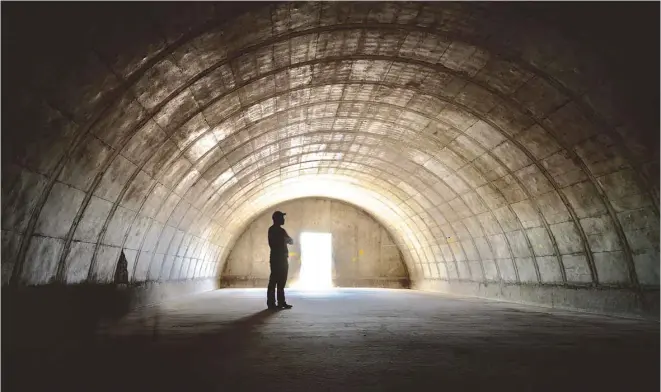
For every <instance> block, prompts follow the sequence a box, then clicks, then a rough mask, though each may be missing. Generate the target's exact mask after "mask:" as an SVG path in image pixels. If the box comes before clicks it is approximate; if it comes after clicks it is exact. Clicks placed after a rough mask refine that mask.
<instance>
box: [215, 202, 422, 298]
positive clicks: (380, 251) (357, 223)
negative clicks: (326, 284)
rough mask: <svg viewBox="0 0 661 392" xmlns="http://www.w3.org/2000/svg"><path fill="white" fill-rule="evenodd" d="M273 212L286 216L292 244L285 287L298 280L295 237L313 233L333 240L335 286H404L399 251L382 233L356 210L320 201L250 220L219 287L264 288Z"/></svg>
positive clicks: (283, 206) (406, 278)
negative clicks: (329, 235) (331, 236)
mask: <svg viewBox="0 0 661 392" xmlns="http://www.w3.org/2000/svg"><path fill="white" fill-rule="evenodd" d="M276 210H281V211H283V212H285V213H286V214H287V216H286V223H285V225H284V228H285V229H286V230H287V232H288V233H289V235H290V236H292V238H294V245H293V246H292V245H290V246H289V282H290V283H291V282H294V281H295V280H296V279H298V275H299V272H300V268H301V259H300V256H301V253H300V247H299V246H300V244H299V242H300V241H299V239H300V234H301V233H302V232H305V231H312V232H327V233H331V234H332V235H333V282H334V284H335V285H336V286H340V287H392V288H400V287H408V286H409V274H408V271H407V269H406V266H405V265H404V262H403V259H402V257H401V254H400V252H399V249H398V248H397V246H396V245H395V243H394V242H393V240H392V238H391V237H390V235H389V234H388V232H387V231H386V230H385V228H384V227H383V226H382V225H381V224H380V223H378V222H377V221H376V220H375V219H374V218H372V217H371V216H370V215H369V214H367V213H366V212H364V211H363V210H361V209H359V208H357V207H354V206H352V205H350V204H346V203H343V202H341V201H337V200H330V199H323V198H306V199H298V200H293V201H289V202H286V203H283V204H280V205H278V206H276V207H273V208H271V209H269V210H267V211H266V212H264V213H263V214H262V215H260V216H259V217H258V218H257V219H255V220H254V221H253V222H252V223H251V224H250V225H249V226H248V228H247V229H246V230H245V232H244V233H243V234H242V235H241V236H240V237H239V239H238V240H237V242H236V243H235V245H234V248H233V249H232V252H231V253H230V255H229V257H228V259H227V262H226V263H225V267H224V270H223V272H222V274H221V286H223V287H266V285H267V283H268V278H269V274H270V268H269V246H268V237H267V233H268V229H269V227H270V226H271V225H272V223H273V222H272V220H271V214H272V213H273V211H276Z"/></svg>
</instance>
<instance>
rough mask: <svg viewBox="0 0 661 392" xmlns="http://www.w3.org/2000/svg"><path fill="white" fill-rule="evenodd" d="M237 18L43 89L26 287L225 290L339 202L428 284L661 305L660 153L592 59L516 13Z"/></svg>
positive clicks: (22, 220)
mask: <svg viewBox="0 0 661 392" xmlns="http://www.w3.org/2000/svg"><path fill="white" fill-rule="evenodd" d="M198 7H203V8H202V10H204V7H205V6H198ZM209 7H212V6H209ZM191 9H193V10H194V11H195V10H196V11H199V9H198V8H191ZM177 17H180V19H177ZM222 19H223V18H222V16H221V15H219V14H213V13H211V14H208V13H204V12H199V13H195V12H190V13H187V12H181V13H176V14H174V13H173V14H168V16H167V17H162V18H155V20H156V22H155V23H153V24H151V23H146V24H143V25H142V26H141V29H131V28H128V29H127V31H128V32H124V33H119V32H114V33H115V34H118V35H116V36H113V39H112V40H107V41H104V40H102V39H101V37H111V36H112V35H113V32H107V31H106V32H104V34H105V35H103V34H101V33H98V32H97V33H95V34H93V35H91V37H90V38H86V41H85V42H86V44H85V45H86V46H84V50H82V49H81V50H80V51H78V52H75V56H74V55H73V54H72V57H73V58H75V60H76V61H78V63H77V66H76V67H72V66H70V65H68V66H67V67H66V68H67V69H69V73H64V72H63V73H59V68H57V66H53V65H49V66H48V67H47V68H48V70H44V72H43V73H40V74H38V75H35V79H34V80H33V81H32V83H33V85H32V86H26V87H25V88H23V89H21V92H22V93H24V94H22V95H21V94H17V95H16V97H15V101H16V102H15V103H13V105H16V107H17V108H18V109H17V110H16V111H15V112H14V113H13V114H11V117H12V124H13V125H14V126H13V129H12V131H10V132H16V133H17V134H20V133H21V132H24V133H25V134H26V135H27V134H30V135H34V137H31V138H27V137H25V136H24V137H22V138H14V140H19V139H20V141H17V142H16V143H13V145H12V147H13V148H12V151H11V152H10V154H9V157H7V154H5V153H4V151H3V156H5V158H4V162H5V164H4V165H3V202H2V203H3V205H2V209H3V210H2V212H3V219H2V225H3V247H4V250H5V251H6V253H4V252H3V253H4V254H7V255H10V256H9V257H8V258H6V259H5V257H3V278H4V279H3V281H7V280H8V279H9V277H11V280H12V281H13V282H15V283H20V284H43V283H49V282H69V283H75V282H83V281H89V282H99V281H100V282H103V281H108V280H109V279H111V278H112V273H113V272H114V268H115V265H116V262H117V259H118V257H119V253H120V250H122V249H123V250H124V253H125V255H126V257H127V259H128V260H129V263H130V267H131V273H132V278H133V279H134V280H135V281H142V280H167V279H170V278H171V275H170V274H169V271H170V269H171V268H172V265H173V264H175V263H177V262H178V260H180V259H189V260H190V261H194V262H193V263H191V265H194V267H191V268H190V269H189V270H188V274H187V275H185V276H184V277H185V278H193V277H206V276H213V275H214V274H216V273H217V272H218V271H219V268H218V267H219V264H222V262H223V260H224V257H225V256H226V255H227V254H228V252H229V250H230V249H229V248H230V247H231V244H232V241H234V240H235V239H236V237H237V236H238V235H239V234H240V233H241V231H242V230H243V228H244V227H245V226H246V225H247V224H248V223H249V222H250V221H251V220H252V219H254V217H256V216H258V214H259V213H260V212H262V211H264V210H265V209H268V208H269V207H271V206H273V205H276V204H278V203H280V202H282V201H285V200H289V199H292V198H297V197H304V196H325V197H333V198H338V199H341V200H345V201H347V202H350V203H352V204H356V205H358V206H360V207H362V208H364V209H365V210H367V211H368V212H370V213H372V214H373V215H375V216H376V217H378V218H379V219H380V220H381V221H382V222H383V223H384V225H386V227H387V228H388V229H389V230H390V231H391V232H392V234H393V236H394V238H395V239H396V241H397V242H398V244H399V245H400V247H401V248H402V252H403V254H404V256H405V259H406V262H407V263H408V264H409V267H410V268H409V269H410V270H411V271H414V272H415V276H414V278H416V279H424V278H441V279H448V280H468V281H478V282H482V281H499V280H503V281H509V282H516V283H539V284H560V285H600V286H602V285H605V286H626V287H634V288H639V287H641V286H658V269H659V261H658V260H659V244H658V189H659V187H658V180H657V178H656V174H655V173H656V170H657V167H658V157H657V155H656V153H655V152H654V150H655V148H652V147H649V146H646V145H645V144H644V143H641V141H640V139H638V138H636V137H634V136H632V135H635V132H633V131H631V129H632V128H633V125H631V123H630V122H629V121H628V120H627V118H626V116H625V115H623V114H621V113H619V112H618V110H617V108H616V107H614V105H613V102H614V100H613V96H612V94H614V92H613V91H612V90H613V88H612V86H611V84H610V83H609V80H608V77H607V74H606V73H605V72H602V69H601V67H600V64H599V61H598V59H596V58H595V57H592V56H591V55H589V54H588V53H586V52H585V51H584V49H583V48H582V47H580V46H578V44H575V43H574V42H573V41H571V40H570V39H568V38H566V37H563V36H562V35H560V34H556V33H552V31H551V30H549V29H548V28H547V27H545V26H543V25H540V24H539V23H537V21H535V20H532V19H531V20H527V19H523V18H521V17H520V15H518V14H516V13H512V12H509V11H507V10H506V9H505V8H503V7H500V6H499V5H498V4H474V3H465V4H464V3H430V4H427V3H375V2H365V3H345V2H337V3H336V2H329V3H292V4H290V3H278V4H273V5H263V6H261V7H260V8H257V9H254V10H251V11H250V12H247V13H244V14H242V15H241V16H239V17H237V18H231V19H230V20H228V21H223V20H222ZM72 69H73V70H75V72H72V71H71V70H72ZM67 75H72V76H71V77H69V76H67ZM44 78H45V79H47V80H45V79H44Z"/></svg>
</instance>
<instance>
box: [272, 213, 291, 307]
mask: <svg viewBox="0 0 661 392" xmlns="http://www.w3.org/2000/svg"><path fill="white" fill-rule="evenodd" d="M285 215H286V214H285V213H283V212H281V211H276V212H274V213H273V216H272V218H273V226H271V227H269V247H270V248H271V256H270V260H269V261H270V263H271V276H270V278H269V287H268V289H267V291H266V305H267V306H268V308H269V309H291V307H292V306H291V305H289V304H287V302H286V301H285V285H286V284H287V274H288V273H289V261H288V260H287V259H288V257H289V250H288V249H287V244H289V245H293V244H294V240H293V239H292V238H291V237H290V236H289V234H287V232H286V231H285V229H283V228H282V225H284V224H285ZM276 287H277V290H278V304H277V305H276V303H275V290H276Z"/></svg>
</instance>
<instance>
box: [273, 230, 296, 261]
mask: <svg viewBox="0 0 661 392" xmlns="http://www.w3.org/2000/svg"><path fill="white" fill-rule="evenodd" d="M291 243H292V239H291V237H289V234H287V231H285V229H283V228H282V227H281V226H276V225H273V226H271V227H269V247H270V248H271V256H270V258H271V262H273V261H287V258H288V256H289V250H288V248H287V244H291Z"/></svg>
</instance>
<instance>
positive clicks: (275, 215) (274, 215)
mask: <svg viewBox="0 0 661 392" xmlns="http://www.w3.org/2000/svg"><path fill="white" fill-rule="evenodd" d="M285 215H287V214H285V213H284V212H282V211H276V212H274V213H273V216H272V218H273V219H275V218H276V217H277V216H285Z"/></svg>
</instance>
